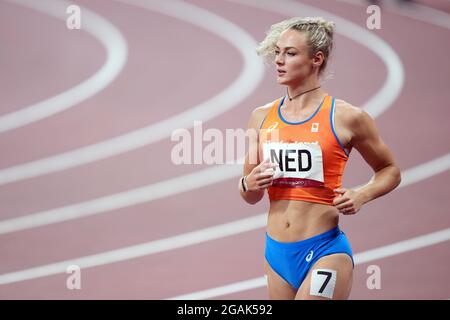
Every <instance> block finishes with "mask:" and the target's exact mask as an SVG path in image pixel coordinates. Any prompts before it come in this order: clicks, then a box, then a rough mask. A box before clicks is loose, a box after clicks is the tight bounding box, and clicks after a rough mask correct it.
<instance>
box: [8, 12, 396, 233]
mask: <svg viewBox="0 0 450 320" xmlns="http://www.w3.org/2000/svg"><path fill="white" fill-rule="evenodd" d="M296 8H297V7H296ZM309 8H310V7H306V8H303V7H301V9H305V10H309ZM288 9H290V7H289V8H288ZM297 9H298V8H297ZM166 10H167V9H166ZM177 14H178V12H177ZM194 17H195V15H194ZM334 19H335V20H336V18H334ZM354 28H359V27H358V26H356V25H353V24H343V25H342V27H341V28H340V29H338V30H337V32H339V33H341V34H342V35H344V36H348V37H350V35H352V34H353V33H356V32H354ZM360 32H361V33H362V34H364V33H368V34H369V35H371V33H370V32H369V31H367V30H364V29H362V31H360ZM354 40H355V41H357V42H359V43H362V44H363V45H364V46H365V47H367V48H369V50H372V51H374V52H375V54H377V55H379V57H380V59H382V61H383V62H384V63H385V64H386V67H387V69H388V75H391V74H395V73H396V72H400V73H401V74H403V68H402V66H401V62H400V60H399V59H398V58H396V56H395V54H394V55H391V54H390V53H391V52H392V50H391V49H385V50H382V51H380V52H378V51H376V50H378V49H376V48H373V47H371V45H370V43H369V42H370V41H373V39H372V36H370V37H369V36H367V37H366V36H364V37H361V38H360V39H358V38H355V39H354ZM367 41H369V42H367ZM380 43H381V44H380ZM375 44H377V45H379V46H380V48H381V49H383V48H386V47H388V45H387V44H385V43H384V42H383V40H381V39H378V40H377V41H375ZM253 50H254V48H252V51H253ZM396 63H399V65H398V66H396V67H394V65H395V64H396ZM388 78H390V79H391V80H390V81H391V82H392V81H395V84H392V86H393V87H400V88H401V86H402V85H403V78H404V77H403V76H398V77H396V76H394V75H391V76H388ZM388 91H389V89H388V88H387V87H386V85H384V86H383V87H382V88H381V89H380V91H379V92H378V93H377V94H376V95H375V96H374V97H372V98H371V99H370V101H369V102H368V103H366V104H365V105H364V109H366V110H367V109H370V108H372V113H373V114H374V117H376V116H378V115H380V114H381V113H382V112H383V111H385V110H387V109H388V108H389V107H390V106H391V105H392V104H391V100H392V99H395V98H396V97H393V96H391V95H392V92H388ZM394 92H395V93H396V94H397V95H398V94H399V91H398V90H394ZM386 96H389V97H391V99H386V100H383V99H384V98H383V97H386ZM371 103H372V105H371ZM371 106H372V107H371ZM209 107H211V109H214V108H213V106H211V105H210V106H209ZM148 137H152V135H151V134H149V135H148ZM148 137H147V138H148ZM142 140H143V138H142ZM136 142H137V141H136ZM123 147H125V145H124V146H123ZM238 163H240V162H239V161H238ZM19 168H20V167H19ZM36 169H38V168H36ZM19 171H20V170H19V169H17V173H14V174H13V176H14V177H17V174H18V172H19ZM205 173H208V174H210V176H208V175H205ZM240 173H241V168H237V167H234V168H224V167H221V166H218V167H213V168H210V169H206V170H205V171H200V172H198V173H194V174H189V175H186V176H182V177H180V178H175V179H170V180H166V181H165V182H164V181H163V182H158V183H154V184H149V185H146V186H143V187H141V188H137V189H133V190H129V191H126V192H121V193H117V194H113V195H110V196H107V197H102V198H98V199H94V200H90V201H85V202H81V203H78V204H72V205H69V206H65V207H62V208H56V209H52V210H47V211H42V212H37V213H33V214H29V215H26V216H23V217H18V218H13V219H9V220H4V221H2V222H0V234H2V233H8V232H13V231H19V230H24V229H29V228H33V227H38V226H43V225H47V224H51V223H56V222H62V221H67V220H72V219H76V218H80V217H86V216H89V215H94V214H99V213H103V212H105V211H108V210H114V209H119V208H124V207H127V206H131V205H135V204H138V203H143V202H147V201H152V200H156V199H159V198H161V197H163V196H170V195H175V194H177V193H179V192H184V191H189V190H191V189H194V188H199V187H202V186H207V185H209V184H214V183H217V182H221V181H224V180H226V179H231V178H233V177H236V176H239V174H240ZM214 176H216V177H217V180H216V181H215V180H214V179H213V178H212V177H214ZM4 177H5V176H2V171H1V170H0V184H1V183H2V178H4ZM4 181H5V180H3V182H4ZM190 186H192V188H191V187H190Z"/></svg>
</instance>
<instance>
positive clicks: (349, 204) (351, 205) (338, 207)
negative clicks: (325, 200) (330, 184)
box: [336, 201, 353, 210]
mask: <svg viewBox="0 0 450 320" xmlns="http://www.w3.org/2000/svg"><path fill="white" fill-rule="evenodd" d="M352 207H353V203H351V202H350V201H348V202H345V203H342V204H340V205H337V206H336V209H338V210H342V209H347V208H352Z"/></svg>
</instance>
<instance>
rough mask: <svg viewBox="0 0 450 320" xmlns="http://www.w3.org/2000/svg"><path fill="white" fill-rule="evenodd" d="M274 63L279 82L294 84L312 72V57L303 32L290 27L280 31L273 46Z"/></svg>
mask: <svg viewBox="0 0 450 320" xmlns="http://www.w3.org/2000/svg"><path fill="white" fill-rule="evenodd" d="M275 64H276V66H277V82H278V83H279V84H284V85H294V86H295V85H297V84H299V83H301V82H302V81H303V80H304V79H306V78H308V77H309V76H311V75H312V74H314V72H315V71H314V68H313V66H314V58H313V57H311V56H310V54H309V49H308V45H307V40H306V35H305V34H304V33H303V32H300V31H297V30H292V29H290V30H286V31H284V32H283V33H281V35H280V38H279V39H278V41H277V44H276V47H275Z"/></svg>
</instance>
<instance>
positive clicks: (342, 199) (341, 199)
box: [333, 196, 350, 206]
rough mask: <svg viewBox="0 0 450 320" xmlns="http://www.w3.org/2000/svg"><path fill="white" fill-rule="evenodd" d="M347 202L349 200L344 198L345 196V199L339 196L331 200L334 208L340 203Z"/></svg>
mask: <svg viewBox="0 0 450 320" xmlns="http://www.w3.org/2000/svg"><path fill="white" fill-rule="evenodd" d="M349 200H350V199H349V198H348V197H346V196H345V197H344V196H339V197H336V198H334V199H333V204H334V205H335V206H338V205H340V204H342V203H345V202H347V201H349Z"/></svg>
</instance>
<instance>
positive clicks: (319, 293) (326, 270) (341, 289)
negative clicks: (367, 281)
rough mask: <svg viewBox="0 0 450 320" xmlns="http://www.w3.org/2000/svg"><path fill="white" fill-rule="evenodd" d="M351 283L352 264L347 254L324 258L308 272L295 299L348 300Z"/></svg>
mask: <svg viewBox="0 0 450 320" xmlns="http://www.w3.org/2000/svg"><path fill="white" fill-rule="evenodd" d="M314 271H315V272H314ZM352 281H353V263H352V259H351V258H350V257H349V256H348V255H347V254H343V253H337V254H331V255H328V256H324V257H322V258H320V259H319V260H318V261H317V262H316V263H315V264H314V266H313V267H312V268H311V269H310V270H309V272H308V275H307V277H306V278H305V280H304V281H303V283H302V285H301V286H300V288H299V289H298V291H297V294H296V296H295V299H320V300H321V299H333V300H342V299H348V297H349V295H350V291H351V289H352ZM333 285H334V287H333ZM311 286H312V290H311Z"/></svg>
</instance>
